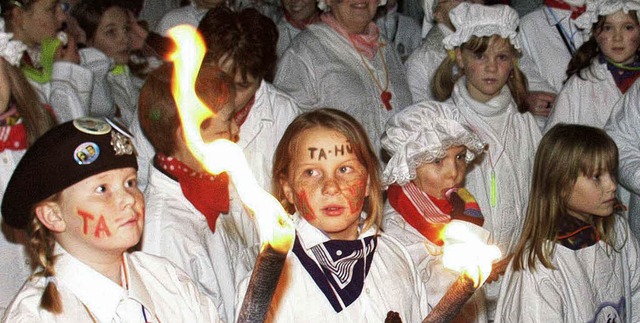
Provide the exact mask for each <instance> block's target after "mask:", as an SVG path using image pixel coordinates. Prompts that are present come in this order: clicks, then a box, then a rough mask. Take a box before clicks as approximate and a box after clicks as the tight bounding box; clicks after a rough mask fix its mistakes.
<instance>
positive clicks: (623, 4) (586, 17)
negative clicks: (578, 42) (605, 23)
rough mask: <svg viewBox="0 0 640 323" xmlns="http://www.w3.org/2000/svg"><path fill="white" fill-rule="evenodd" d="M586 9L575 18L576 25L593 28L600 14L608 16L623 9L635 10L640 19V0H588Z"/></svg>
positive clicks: (627, 11) (625, 11)
mask: <svg viewBox="0 0 640 323" xmlns="http://www.w3.org/2000/svg"><path fill="white" fill-rule="evenodd" d="M586 6H587V8H586V10H585V12H584V13H582V14H581V15H580V17H578V18H577V19H576V20H575V24H576V26H578V27H579V28H582V29H585V30H591V27H593V24H594V23H596V22H597V21H598V16H607V15H610V14H612V13H616V12H617V11H619V10H622V11H623V12H624V13H629V11H632V10H635V11H636V16H637V17H638V20H640V1H638V0H587V3H586Z"/></svg>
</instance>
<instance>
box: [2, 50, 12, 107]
mask: <svg viewBox="0 0 640 323" xmlns="http://www.w3.org/2000/svg"><path fill="white" fill-rule="evenodd" d="M7 64H9V63H7V62H6V61H5V60H4V59H3V58H0V114H2V113H4V112H5V111H7V109H8V108H9V99H10V98H11V89H10V86H9V75H8V74H7V66H6V65H7Z"/></svg>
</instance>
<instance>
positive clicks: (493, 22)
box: [442, 2, 521, 50]
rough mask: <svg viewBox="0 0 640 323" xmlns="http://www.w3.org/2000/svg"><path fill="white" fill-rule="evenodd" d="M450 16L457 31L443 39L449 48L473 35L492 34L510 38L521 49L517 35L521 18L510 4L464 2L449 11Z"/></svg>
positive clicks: (464, 41) (462, 42) (460, 43)
mask: <svg viewBox="0 0 640 323" xmlns="http://www.w3.org/2000/svg"><path fill="white" fill-rule="evenodd" d="M449 18H451V23H452V24H453V26H454V27H455V28H456V32H455V33H453V34H451V35H449V36H447V37H445V38H444V40H443V41H442V43H443V44H444V47H445V48H446V49H448V50H451V49H454V48H456V47H458V46H460V45H462V44H464V43H466V42H467V41H469V39H471V37H472V36H476V37H485V36H492V35H500V37H502V38H508V39H509V42H510V43H511V45H513V47H515V49H517V50H520V49H521V46H520V41H519V40H518V37H517V35H518V32H517V28H518V24H519V23H520V18H518V13H517V12H516V11H515V10H514V9H513V8H511V7H509V6H505V5H493V6H485V5H481V4H472V3H468V2H463V3H461V4H459V5H458V6H456V7H455V8H453V9H452V10H451V12H449Z"/></svg>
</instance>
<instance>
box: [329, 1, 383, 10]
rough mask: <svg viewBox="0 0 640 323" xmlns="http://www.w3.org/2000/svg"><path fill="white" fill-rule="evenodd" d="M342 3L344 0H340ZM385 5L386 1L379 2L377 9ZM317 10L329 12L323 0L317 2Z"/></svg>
mask: <svg viewBox="0 0 640 323" xmlns="http://www.w3.org/2000/svg"><path fill="white" fill-rule="evenodd" d="M342 1H345V0H342ZM386 4H387V0H380V2H378V7H380V6H385V5H386ZM318 9H320V10H322V11H329V6H327V2H325V0H318Z"/></svg>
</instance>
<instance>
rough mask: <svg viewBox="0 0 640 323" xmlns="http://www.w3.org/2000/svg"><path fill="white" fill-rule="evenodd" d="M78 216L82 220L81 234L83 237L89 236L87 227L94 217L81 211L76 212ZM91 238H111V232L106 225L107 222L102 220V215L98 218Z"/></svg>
mask: <svg viewBox="0 0 640 323" xmlns="http://www.w3.org/2000/svg"><path fill="white" fill-rule="evenodd" d="M78 216H80V217H81V218H82V221H83V222H82V233H83V234H84V235H88V234H89V226H90V223H91V222H93V221H94V220H95V219H96V217H95V215H93V214H91V213H89V212H87V211H83V210H78ZM93 236H94V237H96V238H100V237H102V238H106V237H110V236H111V230H110V229H109V226H108V225H107V221H106V220H105V218H104V215H101V216H100V217H99V218H98V223H97V224H96V227H95V228H94V230H93Z"/></svg>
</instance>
